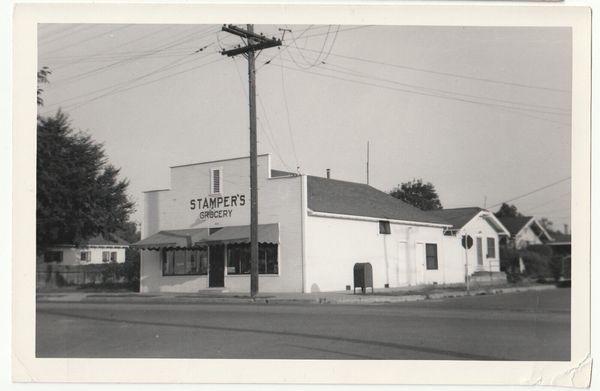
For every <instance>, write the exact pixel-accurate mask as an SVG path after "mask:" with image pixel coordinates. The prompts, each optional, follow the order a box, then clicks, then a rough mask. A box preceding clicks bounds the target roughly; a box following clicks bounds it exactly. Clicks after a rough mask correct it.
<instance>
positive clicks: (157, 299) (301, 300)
mask: <svg viewBox="0 0 600 391" xmlns="http://www.w3.org/2000/svg"><path fill="white" fill-rule="evenodd" d="M552 289H557V287H556V286H555V285H539V286H528V287H527V286H524V287H508V288H488V289H477V290H472V291H470V292H464V291H456V292H439V293H431V294H420V295H405V296H383V295H380V296H377V295H372V296H371V295H365V296H362V295H360V296H354V295H352V296H349V295H348V296H341V297H323V296H321V297H319V296H316V297H297V298H285V297H258V298H256V299H255V300H253V299H251V298H245V297H202V296H197V297H174V296H166V297H165V296H162V297H161V296H150V297H146V296H137V297H136V296H121V297H119V296H101V297H94V296H91V297H90V296H85V295H83V294H82V295H73V294H71V295H69V294H64V295H55V296H44V295H43V294H41V295H38V296H37V297H36V302H37V303H95V304H103V303H104V304H109V303H127V304H347V305H352V304H354V305H360V304H362V305H366V304H394V303H406V302H414V301H423V300H440V299H448V298H454V297H465V296H483V295H498V294H506V293H518V292H527V291H545V290H552Z"/></svg>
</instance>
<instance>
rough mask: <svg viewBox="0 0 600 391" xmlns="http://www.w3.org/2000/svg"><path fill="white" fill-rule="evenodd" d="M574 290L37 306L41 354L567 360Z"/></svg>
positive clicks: (131, 356)
mask: <svg viewBox="0 0 600 391" xmlns="http://www.w3.org/2000/svg"><path fill="white" fill-rule="evenodd" d="M570 293H571V291H570V289H556V290H551V291H541V292H525V293H514V294H504V295H496V296H475V297H463V298H455V299H444V300H435V301H434V300H432V301H421V302H412V303H403V304H385V305H360V306H358V305H328V304H322V305H317V304H313V305H300V304H289V305H273V304H181V305H178V304H173V305H166V304H115V303H107V304H91V303H38V304H37V319H36V350H37V356H38V357H73V358H78V357H104V358H107V357H110V358H124V357H130V358H148V357H160V358H263V359H286V358H287V359H337V360H341V359H401V360H404V359H410V360H419V359H441V360H461V359H463V360H545V361H546V360H547V361H550V360H569V358H570Z"/></svg>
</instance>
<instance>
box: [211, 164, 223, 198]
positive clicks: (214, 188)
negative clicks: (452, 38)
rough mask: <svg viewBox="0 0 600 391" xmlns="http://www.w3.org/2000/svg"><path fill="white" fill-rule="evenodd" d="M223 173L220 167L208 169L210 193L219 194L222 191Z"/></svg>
mask: <svg viewBox="0 0 600 391" xmlns="http://www.w3.org/2000/svg"><path fill="white" fill-rule="evenodd" d="M222 184H223V173H222V172H221V169H220V168H213V169H212V170H210V191H211V194H221V193H222V192H223V186H222Z"/></svg>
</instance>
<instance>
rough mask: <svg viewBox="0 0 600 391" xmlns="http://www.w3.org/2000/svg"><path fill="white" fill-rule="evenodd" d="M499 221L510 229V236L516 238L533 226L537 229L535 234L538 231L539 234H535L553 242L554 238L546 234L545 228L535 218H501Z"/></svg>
mask: <svg viewBox="0 0 600 391" xmlns="http://www.w3.org/2000/svg"><path fill="white" fill-rule="evenodd" d="M498 220H500V222H501V223H502V224H503V225H504V226H505V227H506V229H508V231H509V232H510V236H512V237H515V236H517V235H518V234H519V232H521V231H522V230H523V229H525V227H527V226H529V225H532V226H535V227H536V228H535V229H534V232H535V231H536V230H537V231H538V232H539V234H538V232H535V233H536V235H544V236H545V237H546V240H549V241H551V240H553V239H552V236H550V235H549V234H548V232H546V230H545V229H544V227H542V226H541V224H539V223H538V222H537V221H536V220H535V218H534V217H533V216H519V217H499V218H498Z"/></svg>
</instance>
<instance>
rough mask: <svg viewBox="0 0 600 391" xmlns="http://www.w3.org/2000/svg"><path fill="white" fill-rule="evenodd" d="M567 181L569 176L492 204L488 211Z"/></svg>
mask: <svg viewBox="0 0 600 391" xmlns="http://www.w3.org/2000/svg"><path fill="white" fill-rule="evenodd" d="M569 179H571V177H570V176H568V177H566V178H563V179H561V180H558V181H556V182H552V183H550V184H548V185H545V186H542V187H538V188H537V189H535V190H532V191H530V192H527V193H525V194H521V195H519V196H517V197H514V198H511V199H510V200H506V201H502V202H499V203H497V204H494V205H492V206H490V207H489V209H491V208H495V207H496V206H500V205H502V204H507V203H509V202H513V201H516V200H519V199H521V198H524V197H527V196H529V195H531V194H534V193H537V192H539V191H542V190H544V189H547V188H549V187H552V186H554V185H558V184H559V183H562V182H565V181H568V180H569Z"/></svg>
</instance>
